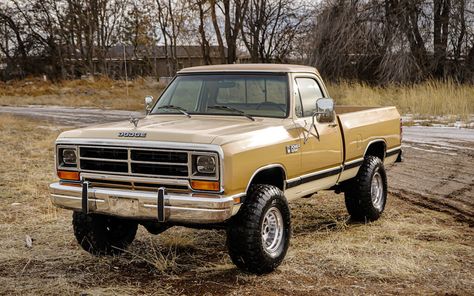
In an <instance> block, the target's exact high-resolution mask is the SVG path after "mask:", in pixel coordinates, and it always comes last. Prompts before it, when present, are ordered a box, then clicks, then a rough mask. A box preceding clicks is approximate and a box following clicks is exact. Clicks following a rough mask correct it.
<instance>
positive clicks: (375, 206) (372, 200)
mask: <svg viewBox="0 0 474 296" xmlns="http://www.w3.org/2000/svg"><path fill="white" fill-rule="evenodd" d="M344 197H345V202H346V208H347V211H348V212H349V214H350V215H351V218H352V219H353V220H356V221H375V220H377V219H378V218H380V216H381V215H382V213H383V211H384V209H385V203H386V202H387V175H386V173H385V168H384V166H383V162H382V160H381V159H380V158H378V157H375V156H367V157H366V158H365V160H364V162H363V163H362V166H361V167H360V169H359V172H358V174H357V176H356V177H355V178H354V179H353V180H352V181H351V182H350V183H349V184H348V186H347V189H346V190H345V192H344Z"/></svg>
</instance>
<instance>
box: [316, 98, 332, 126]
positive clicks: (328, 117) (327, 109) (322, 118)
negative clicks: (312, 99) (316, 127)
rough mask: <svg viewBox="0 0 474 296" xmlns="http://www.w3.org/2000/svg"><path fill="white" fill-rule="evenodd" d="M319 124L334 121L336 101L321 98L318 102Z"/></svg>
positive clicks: (317, 114)
mask: <svg viewBox="0 0 474 296" xmlns="http://www.w3.org/2000/svg"><path fill="white" fill-rule="evenodd" d="M314 115H316V116H317V119H318V122H333V121H334V101H333V99H330V98H321V99H318V100H317V101H316V111H315V112H314Z"/></svg>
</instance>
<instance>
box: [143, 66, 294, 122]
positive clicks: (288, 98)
mask: <svg viewBox="0 0 474 296" xmlns="http://www.w3.org/2000/svg"><path fill="white" fill-rule="evenodd" d="M200 75H212V76H216V75H219V76H222V75H250V76H263V75H267V76H268V75H271V76H286V80H287V83H288V84H287V91H286V115H285V116H263V115H253V114H249V115H250V116H252V117H263V118H277V119H286V118H289V117H290V115H291V114H290V113H291V109H290V108H291V106H290V105H291V94H290V92H291V90H290V75H288V72H264V71H235V72H234V71H232V72H231V71H220V72H205V71H203V72H190V73H178V74H176V75H175V76H174V77H173V79H171V81H170V82H169V83H168V85H167V86H166V87H165V88H164V89H163V91H162V92H161V94H160V96H159V97H158V99H157V100H156V102H155V103H154V104H153V106H152V108H151V110H154V109H155V107H156V105H157V104H158V102H159V101H160V100H161V97H162V96H163V94H164V93H165V92H166V91H167V90H168V88H169V87H170V86H171V85H172V84H173V82H174V81H175V80H176V78H178V77H180V76H200ZM186 112H188V113H189V115H223V116H240V115H239V114H232V113H230V112H229V113H201V112H189V111H186ZM168 114H169V115H175V114H182V113H181V112H179V111H178V112H166V113H155V112H151V113H149V114H148V115H168Z"/></svg>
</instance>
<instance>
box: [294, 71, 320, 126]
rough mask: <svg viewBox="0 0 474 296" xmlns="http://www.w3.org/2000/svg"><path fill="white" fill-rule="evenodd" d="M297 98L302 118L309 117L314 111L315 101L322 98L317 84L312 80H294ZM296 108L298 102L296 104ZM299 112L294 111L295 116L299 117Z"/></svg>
mask: <svg viewBox="0 0 474 296" xmlns="http://www.w3.org/2000/svg"><path fill="white" fill-rule="evenodd" d="M296 84H297V85H298V90H299V96H300V99H301V107H302V108H301V109H302V113H303V117H307V116H311V115H312V114H313V112H314V110H315V109H316V100H317V99H320V98H322V97H324V95H323V92H322V91H321V88H320V87H319V84H318V83H317V82H316V80H314V79H312V78H296ZM296 108H298V102H297V103H296ZM299 114H301V111H298V109H297V110H296V115H297V116H300V115H299Z"/></svg>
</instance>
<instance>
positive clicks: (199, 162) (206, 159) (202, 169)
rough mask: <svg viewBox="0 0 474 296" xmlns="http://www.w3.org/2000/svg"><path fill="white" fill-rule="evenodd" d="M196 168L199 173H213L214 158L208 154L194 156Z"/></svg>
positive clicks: (214, 169) (214, 166)
mask: <svg viewBox="0 0 474 296" xmlns="http://www.w3.org/2000/svg"><path fill="white" fill-rule="evenodd" d="M196 169H197V171H198V173H201V174H214V173H215V172H216V159H215V158H214V157H213V156H210V155H200V156H198V157H196Z"/></svg>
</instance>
